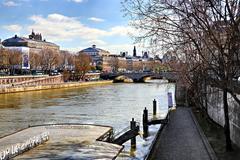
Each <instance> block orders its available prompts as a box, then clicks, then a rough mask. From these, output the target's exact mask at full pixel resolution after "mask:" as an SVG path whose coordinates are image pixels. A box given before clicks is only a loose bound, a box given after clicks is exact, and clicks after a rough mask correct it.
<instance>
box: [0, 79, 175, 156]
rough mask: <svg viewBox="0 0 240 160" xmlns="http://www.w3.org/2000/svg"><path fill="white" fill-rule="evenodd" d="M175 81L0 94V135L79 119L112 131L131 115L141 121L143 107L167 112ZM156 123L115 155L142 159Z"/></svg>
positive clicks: (120, 128)
mask: <svg viewBox="0 0 240 160" xmlns="http://www.w3.org/2000/svg"><path fill="white" fill-rule="evenodd" d="M174 91H175V85H174V84H171V83H166V82H163V81H160V80H151V81H148V82H147V83H118V84H110V85H102V86H93V87H86V88H72V89H58V90H46V91H34V92H25V93H14V94H3V95H0V128H1V129H0V137H2V136H4V135H8V134H10V133H13V132H15V131H17V130H19V129H22V128H26V127H28V126H31V125H38V124H55V123H83V124H85V123H86V124H100V125H108V126H112V127H113V128H114V130H115V131H116V132H118V131H120V130H122V129H124V128H125V127H127V126H129V121H130V120H131V119H132V118H135V119H136V121H137V122H142V113H143V109H144V107H147V108H148V109H149V112H152V101H153V99H156V100H157V101H158V108H157V110H158V112H161V113H166V112H167V108H168V107H167V106H168V104H167V93H168V92H172V93H173V98H174ZM158 128H159V125H156V126H151V127H150V129H149V130H150V136H149V138H147V139H143V138H142V137H141V136H138V138H137V150H136V151H135V152H130V147H129V146H130V145H129V142H127V143H125V144H124V145H125V150H124V152H123V154H122V155H121V157H120V158H119V159H129V157H130V159H143V157H144V156H145V154H146V153H147V152H148V149H149V146H150V144H151V141H152V139H153V138H154V135H155V134H156V132H157V130H158Z"/></svg>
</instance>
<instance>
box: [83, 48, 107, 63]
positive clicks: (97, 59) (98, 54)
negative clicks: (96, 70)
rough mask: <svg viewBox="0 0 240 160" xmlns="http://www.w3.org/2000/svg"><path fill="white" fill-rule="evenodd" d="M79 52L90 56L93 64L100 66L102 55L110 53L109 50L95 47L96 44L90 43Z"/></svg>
mask: <svg viewBox="0 0 240 160" xmlns="http://www.w3.org/2000/svg"><path fill="white" fill-rule="evenodd" d="M79 53H83V54H87V55H89V56H91V58H92V61H93V65H94V66H102V64H103V56H109V55H110V52H109V51H106V50H103V49H100V48H97V47H96V45H92V47H89V48H86V49H83V50H81V51H80V52H79Z"/></svg>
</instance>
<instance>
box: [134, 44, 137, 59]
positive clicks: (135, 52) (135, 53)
mask: <svg viewBox="0 0 240 160" xmlns="http://www.w3.org/2000/svg"><path fill="white" fill-rule="evenodd" d="M133 57H137V50H136V46H134V48H133Z"/></svg>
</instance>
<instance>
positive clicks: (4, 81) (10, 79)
mask: <svg viewBox="0 0 240 160" xmlns="http://www.w3.org/2000/svg"><path fill="white" fill-rule="evenodd" d="M45 77H48V75H39V76H4V77H0V85H8V84H14V83H19V82H24V81H29V80H34V79H39V78H45Z"/></svg>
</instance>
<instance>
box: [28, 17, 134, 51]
mask: <svg viewBox="0 0 240 160" xmlns="http://www.w3.org/2000/svg"><path fill="white" fill-rule="evenodd" d="M30 20H32V21H33V24H32V25H30V26H28V27H27V28H28V31H29V32H30V31H31V30H32V29H34V31H36V32H39V33H42V35H43V37H44V38H46V39H47V41H52V42H56V43H59V42H60V41H62V42H63V41H70V43H71V42H74V44H77V47H75V48H66V47H65V48H64V46H61V47H63V48H64V49H67V50H70V51H79V50H82V49H84V48H87V47H90V46H92V45H93V44H96V45H97V47H99V48H102V49H106V50H109V51H110V52H111V53H114V54H119V53H120V51H128V52H129V53H132V50H133V45H132V44H124V43H122V44H114V45H113V44H111V43H110V42H109V43H107V42H106V41H103V38H107V37H113V38H114V37H119V36H129V33H134V32H136V31H135V30H134V29H133V28H132V27H129V26H115V27H112V28H108V29H106V30H103V29H97V28H93V27H89V26H87V25H84V24H83V23H82V22H81V21H80V20H79V18H75V17H68V16H64V15H61V14H56V13H55V14H49V15H48V16H47V17H43V16H41V15H33V16H31V17H30Z"/></svg>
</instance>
